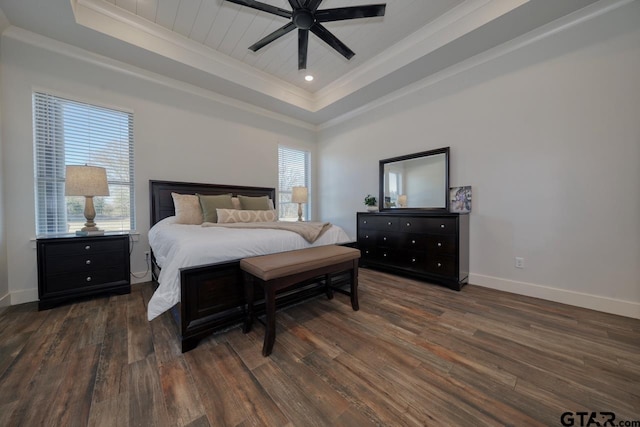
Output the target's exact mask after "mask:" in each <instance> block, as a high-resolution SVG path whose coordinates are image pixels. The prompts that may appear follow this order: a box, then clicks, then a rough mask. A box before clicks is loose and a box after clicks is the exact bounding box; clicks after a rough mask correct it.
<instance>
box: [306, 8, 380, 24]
mask: <svg viewBox="0 0 640 427" xmlns="http://www.w3.org/2000/svg"><path fill="white" fill-rule="evenodd" d="M385 8H386V4H371V5H367V6H352V7H339V8H336V9H322V10H318V11H317V12H316V13H315V18H316V20H317V21H318V22H331V21H342V20H345V19H358V18H371V17H374V16H384V11H385Z"/></svg>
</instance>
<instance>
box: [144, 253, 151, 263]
mask: <svg viewBox="0 0 640 427" xmlns="http://www.w3.org/2000/svg"><path fill="white" fill-rule="evenodd" d="M150 256H151V253H149V251H146V252H145V253H144V259H145V260H146V261H149V257H150Z"/></svg>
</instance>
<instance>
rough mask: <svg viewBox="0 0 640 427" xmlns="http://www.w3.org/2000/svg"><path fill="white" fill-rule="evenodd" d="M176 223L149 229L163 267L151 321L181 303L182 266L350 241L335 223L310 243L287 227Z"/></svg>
mask: <svg viewBox="0 0 640 427" xmlns="http://www.w3.org/2000/svg"><path fill="white" fill-rule="evenodd" d="M174 222H175V217H173V216H172V217H168V218H165V219H163V220H162V221H159V222H158V223H157V224H155V225H154V226H153V227H151V230H149V244H150V246H151V249H152V250H153V254H154V256H155V258H156V262H157V263H158V265H159V266H160V267H161V268H162V270H161V272H160V277H158V282H159V286H158V289H157V290H156V291H155V293H154V294H153V296H152V297H151V300H150V301H149V306H148V311H147V318H148V319H149V320H152V319H154V318H156V317H157V316H159V315H160V314H162V313H164V312H165V311H167V310H169V309H170V308H171V307H173V306H174V305H176V304H177V303H178V302H180V269H181V268H184V267H194V266H197V265H204V264H211V263H214V262H223V261H231V260H234V259H240V258H246V257H251V256H257V255H266V254H271V253H276V252H284V251H290V250H294V249H303V248H308V247H311V246H322V245H330V244H335V243H346V242H348V241H349V240H350V239H349V236H347V234H346V233H345V232H344V230H342V229H341V228H340V227H338V226H335V225H333V226H331V227H330V228H329V229H328V230H327V231H326V232H324V234H322V236H320V237H319V238H318V240H316V241H315V242H314V243H308V242H307V241H306V240H305V239H304V238H303V237H302V236H300V235H298V234H296V233H294V232H291V231H286V230H263V229H257V230H256V229H234V228H224V227H201V226H199V225H183V224H175V223H174Z"/></svg>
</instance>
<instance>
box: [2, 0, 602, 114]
mask: <svg viewBox="0 0 640 427" xmlns="http://www.w3.org/2000/svg"><path fill="white" fill-rule="evenodd" d="M263 2H264V3H268V4H271V5H274V6H277V7H280V8H282V9H287V10H290V5H289V3H288V1H287V0H263ZM594 2H595V0H387V1H386V2H385V1H384V0H373V1H369V0H324V1H323V2H322V3H321V4H320V7H319V9H326V8H335V7H343V6H355V5H362V4H371V3H386V4H387V7H386V13H385V16H384V17H378V18H366V19H358V20H348V21H340V22H331V23H326V24H325V26H326V27H327V29H329V30H330V31H331V32H332V33H333V34H335V35H336V36H337V37H338V38H339V39H340V40H341V41H342V42H343V43H345V44H346V45H347V46H348V47H349V48H351V49H352V50H353V51H354V52H355V53H356V55H355V56H354V57H353V58H352V59H351V60H346V59H345V58H344V57H342V56H341V55H340V54H338V53H337V52H335V51H334V50H333V49H332V48H330V47H328V46H327V45H325V44H324V42H322V41H320V40H319V39H317V38H316V37H315V35H310V37H309V50H308V62H307V70H306V72H305V71H298V69H297V35H296V33H295V32H291V33H289V34H287V35H285V36H284V37H282V38H280V39H278V40H276V41H275V42H273V43H271V44H269V45H267V46H266V47H264V48H263V49H261V50H259V51H258V52H252V51H250V50H249V49H248V47H249V46H250V45H252V44H253V43H255V42H256V41H258V40H259V39H260V38H262V37H264V36H265V35H267V34H269V33H270V32H272V31H274V30H275V29H277V28H279V27H281V26H283V25H284V24H286V23H287V20H286V19H285V18H281V17H278V16H275V15H270V14H268V13H265V12H261V11H257V10H255V9H251V8H248V7H243V6H240V5H237V4H233V3H229V2H226V1H224V0H0V10H1V11H2V12H4V14H5V15H6V18H7V19H8V21H9V22H10V24H11V25H13V26H16V27H20V28H23V29H26V30H29V31H32V32H35V33H38V34H41V35H43V36H46V37H48V38H51V39H54V40H58V41H61V42H64V43H67V44H70V45H73V46H77V47H80V48H82V49H86V50H89V51H92V52H94V53H97V54H99V55H103V56H106V57H109V58H112V59H115V60H118V61H122V62H125V63H127V64H130V65H133V66H135V67H139V68H142V69H144V70H147V71H151V72H154V73H158V74H160V75H163V76H167V77H171V78H174V79H178V80H181V81H183V82H186V83H189V84H191V85H195V86H196V87H198V88H203V89H207V90H211V91H213V92H215V93H218V94H221V95H224V96H227V97H231V98H234V99H236V100H239V101H241V102H244V103H248V104H251V105H253V106H257V107H261V108H264V109H267V110H269V111H272V112H274V113H279V114H283V115H285V116H288V117H291V118H293V119H296V120H298V121H302V122H304V123H307V124H311V125H319V124H323V123H327V122H328V121H331V120H332V119H335V118H338V117H341V116H343V115H345V114H348V113H349V112H351V111H354V110H357V109H360V108H362V107H363V106H366V105H367V104H370V103H372V102H375V101H376V100H377V99H379V98H381V97H384V96H387V95H389V94H392V93H393V92H395V91H398V90H400V89H402V88H403V87H406V86H407V85H410V84H412V83H414V82H417V81H419V80H422V79H425V78H428V77H429V76H431V75H433V74H435V73H437V72H439V71H442V70H444V69H447V68H448V67H451V66H454V65H455V64H458V63H460V62H462V61H464V60H467V59H468V58H471V57H473V56H475V55H479V54H481V53H483V52H486V51H487V50H489V49H492V48H494V47H496V46H499V45H501V44H503V43H506V42H508V41H510V40H512V39H514V38H516V37H520V36H522V35H523V34H526V33H528V32H530V31H533V30H535V29H537V28H539V27H541V26H543V25H546V24H549V23H551V22H552V21H554V20H557V19H559V18H561V17H564V16H566V15H568V14H570V13H572V12H575V11H577V10H579V9H581V8H584V7H586V6H589V5H590V4H591V3H594ZM611 3H612V1H611V0H600V1H599V2H597V4H596V5H594V7H607V6H610V4H611ZM307 73H309V74H313V75H314V77H315V79H314V81H313V82H311V83H307V82H305V81H304V79H303V77H304V75H305V74H307Z"/></svg>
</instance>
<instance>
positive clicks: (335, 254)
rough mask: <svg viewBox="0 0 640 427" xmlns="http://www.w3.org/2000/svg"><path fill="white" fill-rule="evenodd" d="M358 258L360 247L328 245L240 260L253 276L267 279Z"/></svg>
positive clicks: (241, 264)
mask: <svg viewBox="0 0 640 427" xmlns="http://www.w3.org/2000/svg"><path fill="white" fill-rule="evenodd" d="M357 258H360V251H359V250H358V249H353V248H348V247H345V246H335V245H327V246H317V247H314V248H307V249H299V250H296V251H289V252H279V253H276V254H271V255H263V256H257V257H253V258H244V259H243V260H241V261H240V268H241V269H242V270H244V271H246V272H247V273H249V274H251V275H252V276H255V277H257V278H259V279H262V280H264V281H267V280H272V279H278V278H280V277H286V276H291V275H293V274H297V273H302V272H305V271H310V270H314V269H316V268H322V267H326V266H329V265H334V264H339V263H341V262H345V261H350V260H353V259H357Z"/></svg>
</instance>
